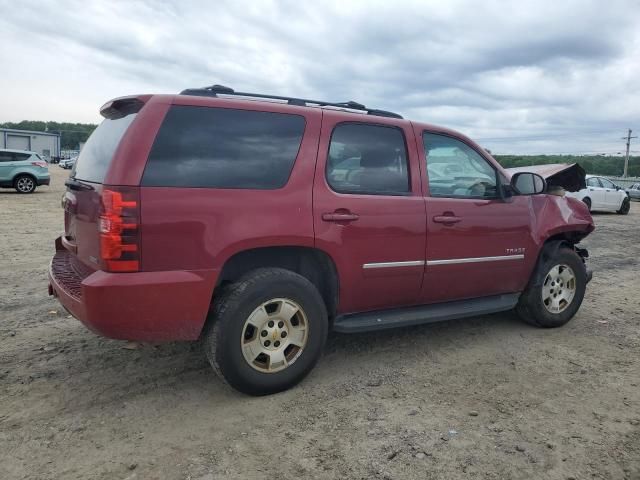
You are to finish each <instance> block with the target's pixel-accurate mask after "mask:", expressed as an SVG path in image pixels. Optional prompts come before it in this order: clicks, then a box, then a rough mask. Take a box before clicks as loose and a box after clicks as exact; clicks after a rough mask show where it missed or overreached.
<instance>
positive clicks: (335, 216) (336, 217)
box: [322, 211, 360, 222]
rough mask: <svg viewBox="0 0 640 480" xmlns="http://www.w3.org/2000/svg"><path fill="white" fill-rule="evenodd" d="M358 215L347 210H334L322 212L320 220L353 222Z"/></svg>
mask: <svg viewBox="0 0 640 480" xmlns="http://www.w3.org/2000/svg"><path fill="white" fill-rule="evenodd" d="M359 218H360V216H359V215H357V214H355V213H351V212H349V211H335V212H333V213H323V214H322V220H324V221H325V222H355V221H356V220H358V219H359Z"/></svg>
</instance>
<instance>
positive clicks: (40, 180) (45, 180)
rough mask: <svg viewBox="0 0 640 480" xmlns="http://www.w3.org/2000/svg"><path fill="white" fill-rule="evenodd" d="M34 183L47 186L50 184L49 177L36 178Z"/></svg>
mask: <svg viewBox="0 0 640 480" xmlns="http://www.w3.org/2000/svg"><path fill="white" fill-rule="evenodd" d="M36 183H37V184H38V185H49V183H51V177H38V178H37V179H36Z"/></svg>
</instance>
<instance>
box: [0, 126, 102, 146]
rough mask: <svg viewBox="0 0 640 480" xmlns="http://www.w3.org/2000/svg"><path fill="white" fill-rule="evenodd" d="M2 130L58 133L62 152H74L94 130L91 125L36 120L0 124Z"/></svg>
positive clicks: (94, 127)
mask: <svg viewBox="0 0 640 480" xmlns="http://www.w3.org/2000/svg"><path fill="white" fill-rule="evenodd" d="M0 127H2V128H15V129H17V130H32V131H35V132H45V131H48V132H51V133H60V144H61V147H62V149H63V150H74V149H76V148H78V144H79V143H80V142H86V141H87V138H89V135H91V133H92V132H93V131H94V130H95V129H96V127H97V125H95V124H93V123H66V122H43V121H38V120H22V121H21V122H17V123H16V122H5V123H0Z"/></svg>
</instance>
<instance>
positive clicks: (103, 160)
mask: <svg viewBox="0 0 640 480" xmlns="http://www.w3.org/2000/svg"><path fill="white" fill-rule="evenodd" d="M135 117H136V114H135V113H132V114H130V115H127V116H126V117H122V118H117V119H113V120H110V119H106V120H104V121H103V122H102V123H101V124H100V125H99V126H98V128H96V129H95V131H94V132H93V133H92V134H91V136H90V137H89V139H88V140H87V143H85V145H84V147H83V148H82V151H81V152H80V155H78V160H77V161H76V163H75V165H74V167H73V173H72V176H73V177H75V178H77V179H78V180H86V181H87V182H94V183H102V182H103V181H104V176H105V175H106V173H107V169H108V168H109V165H110V164H111V159H112V158H113V154H114V153H115V151H116V148H118V144H119V143H120V140H122V137H123V135H124V132H126V131H127V128H129V125H131V122H133V120H134V119H135Z"/></svg>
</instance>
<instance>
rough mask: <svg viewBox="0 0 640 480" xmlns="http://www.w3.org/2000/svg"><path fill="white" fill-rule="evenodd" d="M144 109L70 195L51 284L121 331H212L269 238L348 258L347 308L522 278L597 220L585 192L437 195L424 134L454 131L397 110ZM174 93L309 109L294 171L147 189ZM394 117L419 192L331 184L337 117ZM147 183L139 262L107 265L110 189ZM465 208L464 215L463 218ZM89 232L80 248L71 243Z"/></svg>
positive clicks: (165, 102) (343, 290) (79, 311)
mask: <svg viewBox="0 0 640 480" xmlns="http://www.w3.org/2000/svg"><path fill="white" fill-rule="evenodd" d="M138 98H139V99H140V100H141V101H143V102H146V103H145V106H144V107H143V108H142V109H141V111H140V112H139V113H138V115H137V117H136V119H135V120H134V121H133V123H132V124H131V126H130V127H129V129H128V130H127V132H126V133H125V135H124V137H123V139H122V141H121V143H120V145H119V146H118V148H117V149H116V152H115V154H114V158H113V160H112V162H111V165H110V167H109V169H108V171H107V174H106V177H105V182H104V186H103V185H97V184H96V185H94V190H91V191H71V190H69V191H68V192H67V194H66V196H65V235H66V236H67V239H65V244H64V245H63V242H62V240H60V241H57V242H56V248H57V253H56V258H54V261H53V263H52V267H51V269H50V284H51V293H52V294H54V295H56V296H57V297H58V299H59V300H60V302H61V303H62V304H63V305H64V306H65V307H66V308H67V309H68V310H69V311H70V312H71V313H72V314H73V315H74V316H76V317H77V318H79V319H80V320H81V321H82V322H83V323H84V324H85V325H87V326H88V327H89V328H90V329H92V330H94V331H96V332H98V333H100V334H102V335H105V336H109V337H113V338H121V339H132V340H148V341H152V340H153V341H159V340H193V339H196V338H198V336H199V335H200V332H201V330H202V327H203V325H204V322H205V320H206V316H207V313H208V310H209V305H210V302H211V299H212V296H213V291H214V288H215V286H216V282H217V278H218V275H219V273H220V272H221V271H222V269H223V268H224V265H225V262H227V261H228V259H229V258H231V257H232V256H233V255H235V254H237V253H239V252H242V251H245V250H248V249H254V248H259V247H272V246H303V247H310V248H317V249H319V250H321V251H323V252H324V253H326V254H327V255H328V256H329V257H330V258H331V259H332V260H333V262H334V263H335V266H336V270H337V273H338V276H339V287H340V288H339V305H338V313H352V312H358V311H366V310H374V309H382V308H391V307H398V306H404V305H416V304H424V303H433V302H440V301H447V300H454V299H461V298H472V297H479V296H485V295H493V294H498V293H507V292H519V291H522V290H523V289H524V288H525V286H526V283H527V282H528V279H529V276H530V274H531V271H532V270H533V267H534V265H535V262H536V260H537V256H538V253H539V251H540V248H541V246H542V244H543V243H544V241H545V240H546V239H548V238H549V237H551V236H553V235H558V234H562V233H564V232H582V235H586V234H588V233H589V232H591V231H592V230H593V222H592V219H591V216H590V215H589V212H588V211H587V210H586V208H585V207H584V205H582V203H581V202H578V201H576V200H574V199H570V198H562V197H558V196H553V195H537V196H531V197H526V196H514V197H510V198H506V199H498V200H478V199H451V198H432V197H430V196H429V188H428V181H427V178H426V173H425V172H426V169H425V161H426V159H425V153H424V146H423V145H422V133H423V132H424V131H429V132H433V133H441V134H446V135H450V136H453V137H455V138H457V139H459V140H462V141H464V142H466V143H467V144H469V145H470V146H471V147H473V148H474V149H475V150H476V151H477V152H478V153H480V154H481V155H482V156H483V157H484V158H485V159H486V160H487V161H489V162H490V163H491V164H493V165H494V166H495V168H496V169H497V170H498V171H499V172H500V173H501V174H502V175H503V176H504V178H505V179H507V178H509V176H508V174H507V173H506V172H505V171H504V170H503V169H502V168H501V167H500V165H498V164H497V163H496V162H495V160H494V159H493V158H492V157H491V156H490V155H488V154H486V153H485V152H484V150H483V149H482V148H480V147H479V146H478V145H476V144H475V143H474V142H472V141H471V140H469V139H468V138H466V137H464V136H462V135H460V134H459V133H457V132H454V131H452V130H448V129H443V128H441V127H435V126H432V125H427V124H418V123H412V122H410V121H408V120H400V119H394V118H386V117H377V116H372V115H370V116H363V115H361V114H356V113H348V112H340V111H333V110H329V109H324V110H323V109H319V108H310V107H299V106H290V105H284V104H274V103H267V102H257V101H246V100H235V99H233V100H229V99H219V98H204V97H193V96H165V95H156V96H141V97H138ZM171 104H180V105H197V106H202V107H206V106H216V107H223V108H224V107H226V108H238V109H247V110H259V111H271V112H282V113H295V114H298V115H302V116H304V118H305V121H306V128H305V134H304V137H303V140H302V144H301V147H300V151H299V153H298V157H297V160H296V163H295V166H294V168H293V171H292V173H291V176H290V178H289V181H288V183H287V184H286V185H285V186H284V187H283V188H282V189H278V190H230V189H229V190H226V189H209V188H161V187H144V188H140V187H139V184H140V179H141V178H142V174H143V172H144V168H145V165H146V160H147V157H148V154H149V151H150V149H151V147H152V145H153V141H154V139H155V135H156V133H157V131H158V129H159V128H160V125H161V124H162V121H163V119H164V116H165V115H166V113H167V111H168V109H169V107H170V105H171ZM347 121H351V122H366V123H372V124H380V125H391V126H395V127H397V128H400V129H401V130H402V132H403V133H404V136H405V140H406V145H407V151H408V161H409V168H410V178H411V193H410V194H408V195H406V196H376V195H349V194H340V193H336V192H334V191H333V190H332V189H331V188H330V187H329V185H328V184H327V181H326V178H325V174H324V172H325V167H326V160H327V153H328V148H329V142H330V135H331V132H332V129H333V127H334V126H335V125H336V124H338V123H340V122H347ZM113 186H116V187H115V188H116V189H117V186H127V187H129V188H134V189H137V190H138V191H139V200H140V206H139V212H140V218H139V247H140V248H139V252H138V253H139V261H140V264H139V269H140V271H139V272H134V273H108V272H105V271H102V270H101V269H100V253H101V251H100V233H99V231H98V219H99V216H100V214H101V194H102V192H103V190H104V189H109V188H110V187H112V188H113ZM449 219H451V221H449ZM68 238H72V239H75V240H76V242H75V243H74V248H77V253H74V252H72V251H70V249H69V248H65V245H67V246H68V245H69V240H68ZM509 249H524V252H525V253H524V255H525V259H524V261H523V260H520V261H518V260H507V261H504V262H491V263H467V264H459V265H433V266H426V267H425V266H423V265H417V266H416V265H414V266H404V267H397V268H378V269H363V265H364V264H367V263H381V262H403V261H429V260H438V259H455V258H469V257H486V256H503V255H506V254H507V252H508V251H509Z"/></svg>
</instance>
